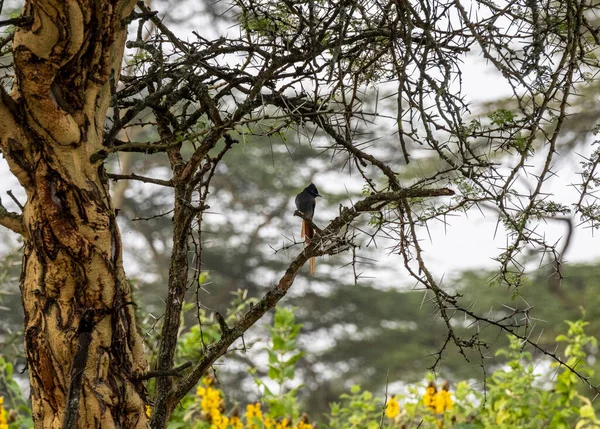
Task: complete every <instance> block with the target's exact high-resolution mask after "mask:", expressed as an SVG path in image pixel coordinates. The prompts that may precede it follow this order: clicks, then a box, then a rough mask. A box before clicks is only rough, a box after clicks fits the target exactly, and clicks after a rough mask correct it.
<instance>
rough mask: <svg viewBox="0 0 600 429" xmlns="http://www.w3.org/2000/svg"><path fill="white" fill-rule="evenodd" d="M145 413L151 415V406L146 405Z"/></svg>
mask: <svg viewBox="0 0 600 429" xmlns="http://www.w3.org/2000/svg"><path fill="white" fill-rule="evenodd" d="M146 415H147V416H148V417H150V416H151V415H152V408H150V405H146Z"/></svg>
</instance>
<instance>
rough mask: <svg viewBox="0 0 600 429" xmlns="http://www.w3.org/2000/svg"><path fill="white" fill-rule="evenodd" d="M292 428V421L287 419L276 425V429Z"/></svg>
mask: <svg viewBox="0 0 600 429" xmlns="http://www.w3.org/2000/svg"><path fill="white" fill-rule="evenodd" d="M289 427H290V419H288V418H287V417H286V418H285V419H283V420H282V421H280V422H277V424H276V425H275V429H289Z"/></svg>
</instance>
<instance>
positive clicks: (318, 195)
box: [315, 194, 323, 198]
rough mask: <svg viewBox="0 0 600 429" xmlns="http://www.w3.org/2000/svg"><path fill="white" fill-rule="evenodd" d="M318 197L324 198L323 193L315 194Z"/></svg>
mask: <svg viewBox="0 0 600 429" xmlns="http://www.w3.org/2000/svg"><path fill="white" fill-rule="evenodd" d="M317 197H321V198H323V195H320V194H317V195H315V198H317Z"/></svg>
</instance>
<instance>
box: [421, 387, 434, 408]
mask: <svg viewBox="0 0 600 429" xmlns="http://www.w3.org/2000/svg"><path fill="white" fill-rule="evenodd" d="M436 396H437V387H436V386H435V383H434V382H433V381H430V382H429V385H428V386H427V390H425V395H424V396H423V404H424V405H425V406H426V407H429V408H431V409H433V410H435V408H436V407H435V405H436V404H435V399H436Z"/></svg>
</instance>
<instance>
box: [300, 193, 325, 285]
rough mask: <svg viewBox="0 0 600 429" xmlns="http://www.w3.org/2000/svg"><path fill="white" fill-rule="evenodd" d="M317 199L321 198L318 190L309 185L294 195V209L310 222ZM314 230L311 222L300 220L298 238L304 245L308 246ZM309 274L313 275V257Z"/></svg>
mask: <svg viewBox="0 0 600 429" xmlns="http://www.w3.org/2000/svg"><path fill="white" fill-rule="evenodd" d="M317 197H321V195H319V190H318V189H317V187H316V186H315V185H314V184H313V183H311V184H310V185H308V186H307V187H306V188H304V190H303V191H302V192H300V193H299V194H298V195H296V208H297V209H298V210H299V211H301V212H302V214H304V215H305V216H306V217H308V218H310V219H311V220H312V218H313V215H314V214H315V206H316V204H317ZM313 234H314V230H313V227H312V224H311V222H308V221H306V220H304V219H302V232H301V233H300V237H302V238H304V243H305V244H306V245H308V244H309V243H310V240H311V238H312V237H313ZM309 266H310V274H314V273H315V257H314V256H313V257H312V258H310V263H309Z"/></svg>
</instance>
